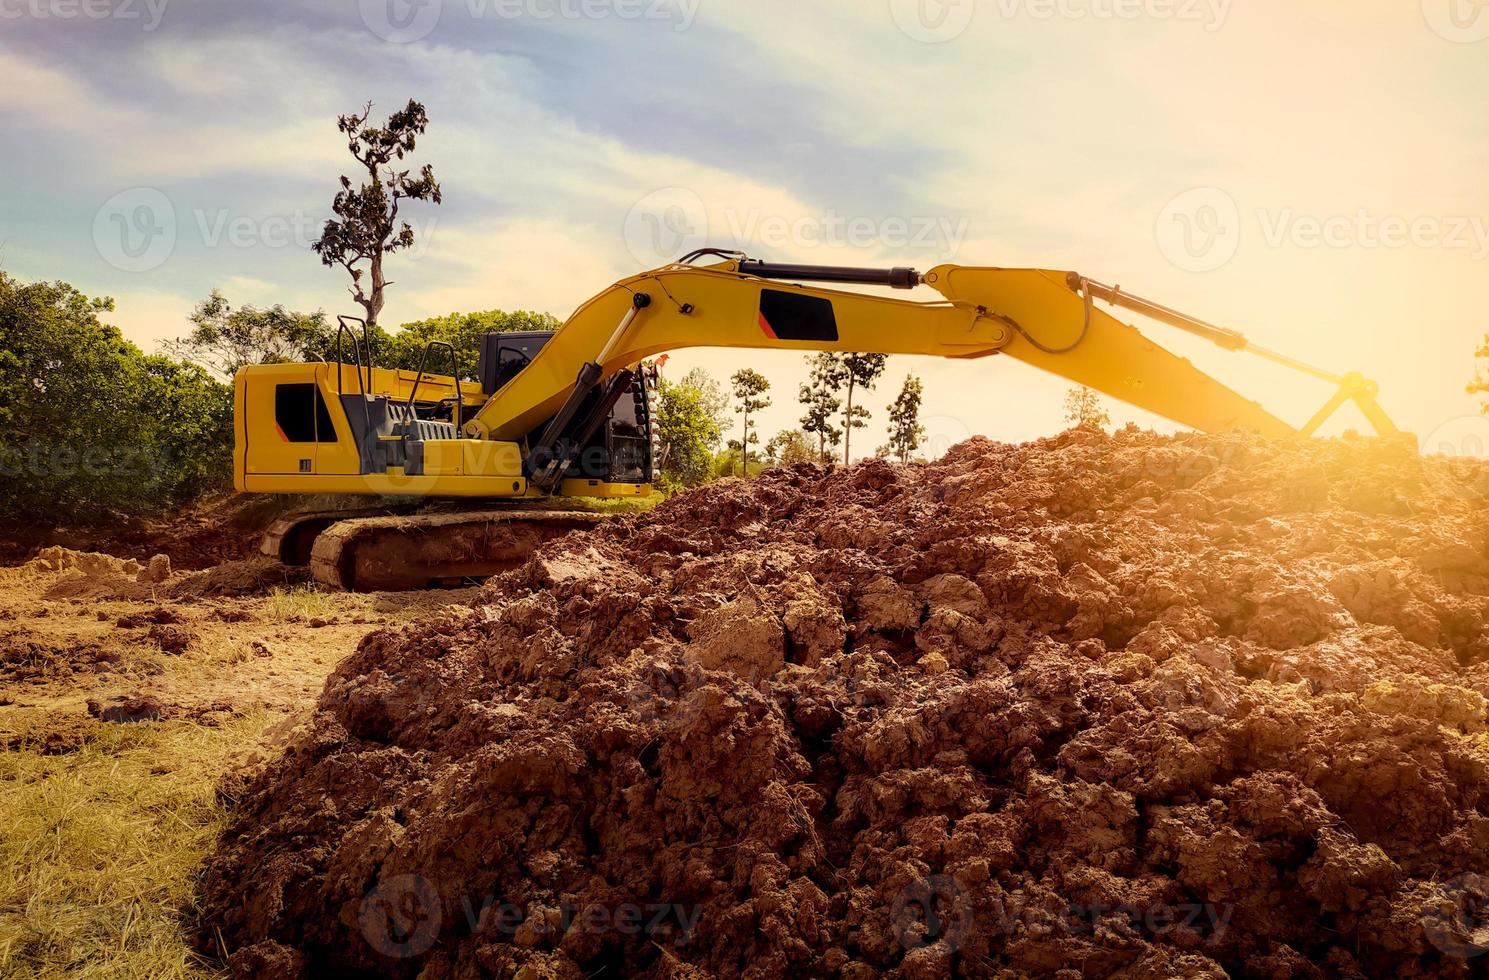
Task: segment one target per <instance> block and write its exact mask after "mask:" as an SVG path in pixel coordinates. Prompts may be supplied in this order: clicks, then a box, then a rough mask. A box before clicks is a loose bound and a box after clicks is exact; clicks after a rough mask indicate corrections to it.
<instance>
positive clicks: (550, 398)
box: [465, 253, 1395, 485]
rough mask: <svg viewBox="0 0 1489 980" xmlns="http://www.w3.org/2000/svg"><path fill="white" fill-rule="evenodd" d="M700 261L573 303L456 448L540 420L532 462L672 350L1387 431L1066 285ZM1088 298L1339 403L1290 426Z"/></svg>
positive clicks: (1045, 276) (1095, 290)
mask: <svg viewBox="0 0 1489 980" xmlns="http://www.w3.org/2000/svg"><path fill="white" fill-rule="evenodd" d="M710 254H714V255H717V256H719V257H721V258H724V261H722V262H717V263H714V264H711V265H708V266H696V265H690V264H688V263H687V260H684V261H683V262H680V263H677V264H674V265H669V266H665V267H663V268H660V269H656V270H653V271H651V272H647V273H644V274H642V275H638V276H634V277H632V278H629V279H625V280H623V281H621V282H618V283H616V284H615V285H613V286H611V287H610V288H609V289H606V290H605V291H604V292H602V293H600V294H599V295H598V296H595V297H594V298H593V299H591V300H590V301H589V302H587V303H585V304H584V305H583V306H581V307H580V308H579V309H578V310H577V311H576V312H575V313H574V315H573V316H572V317H571V318H570V319H569V320H568V322H567V323H565V324H564V326H563V327H562V328H561V329H560V330H559V331H558V332H557V333H556V334H555V335H554V337H553V338H552V340H550V341H549V342H548V344H547V345H546V346H545V347H544V348H543V350H542V351H541V352H540V353H539V354H538V356H537V357H536V358H534V359H533V361H532V363H531V364H529V365H528V366H527V367H526V368H525V369H524V370H523V371H522V373H521V374H519V375H518V376H517V377H516V378H515V379H513V380H512V381H511V382H510V383H508V384H507V385H506V386H505V387H503V388H502V389H501V390H500V391H498V392H496V393H495V394H494V395H493V396H492V397H491V398H490V399H489V400H488V401H487V402H486V404H485V405H484V406H483V407H482V408H481V410H480V411H479V412H478V413H477V414H476V415H475V416H474V418H472V419H471V420H470V421H469V422H468V423H467V424H466V426H465V434H466V436H467V437H471V438H478V439H495V440H512V441H515V440H520V439H522V438H524V437H526V436H528V435H529V434H530V433H532V432H534V431H535V430H536V428H537V427H538V426H539V425H542V424H543V423H544V422H545V420H552V422H551V423H550V424H549V425H548V426H547V427H546V429H545V432H544V435H543V437H541V438H539V439H538V440H537V445H535V446H534V447H532V448H533V449H535V450H537V451H538V455H539V456H541V454H542V451H543V450H545V449H547V448H549V445H548V444H551V443H552V442H553V441H554V440H556V439H557V438H558V436H559V434H560V433H561V432H562V431H563V430H564V428H565V427H566V426H570V425H572V424H573V422H574V416H575V413H576V412H577V411H578V410H579V407H580V405H581V404H582V403H583V402H584V401H585V399H586V398H587V397H588V396H589V395H590V394H591V393H592V392H593V391H595V390H597V389H601V388H602V386H603V385H604V384H605V382H606V380H607V379H611V378H614V377H615V376H616V375H617V373H618V372H622V371H626V370H628V369H629V368H631V367H632V366H634V365H636V364H637V363H639V362H640V361H642V360H643V359H645V358H648V357H651V356H653V355H656V354H660V353H662V352H665V351H671V350H677V349H680V348H686V347H737V348H751V349H772V350H800V351H843V352H850V351H852V352H875V353H885V354H927V355H934V356H940V357H954V358H975V357H985V356H988V355H992V354H1003V355H1006V356H1008V357H1011V358H1013V359H1015V360H1019V361H1023V362H1025V363H1027V364H1031V365H1033V366H1034V367H1037V368H1040V369H1041V370H1044V371H1048V372H1050V373H1052V374H1055V375H1058V376H1060V377H1062V378H1066V379H1068V380H1070V381H1073V382H1076V383H1078V384H1082V385H1086V386H1087V387H1090V388H1093V389H1095V390H1097V391H1100V392H1102V393H1103V394H1106V395H1110V396H1111V397H1113V398H1117V399H1119V400H1121V401H1124V402H1126V403H1128V404H1130V405H1134V406H1137V407H1139V408H1143V409H1146V410H1148V411H1150V412H1154V413H1155V414H1158V415H1161V416H1163V417H1164V418H1167V419H1170V420H1172V421H1174V422H1178V423H1180V424H1182V425H1186V426H1190V427H1192V428H1195V429H1200V430H1203V431H1207V432H1217V431H1224V430H1231V429H1242V430H1253V431H1256V432H1259V433H1261V434H1263V435H1267V436H1284V435H1289V434H1294V433H1297V432H1300V431H1302V432H1305V433H1311V432H1312V431H1313V430H1315V429H1317V427H1318V426H1319V425H1320V424H1321V423H1322V422H1323V421H1324V419H1325V418H1327V417H1328V415H1329V414H1331V413H1332V412H1333V411H1334V410H1335V409H1337V408H1338V407H1339V406H1340V405H1342V404H1344V403H1345V402H1346V401H1349V400H1355V401H1357V402H1358V403H1360V405H1361V408H1362V409H1363V410H1364V411H1365V414H1366V417H1367V418H1368V419H1369V420H1370V422H1371V423H1372V424H1373V425H1374V426H1375V428H1376V429H1377V430H1378V431H1379V432H1381V433H1382V434H1386V433H1390V432H1394V431H1395V426H1394V425H1393V424H1392V423H1391V421H1390V419H1389V418H1388V417H1387V416H1386V415H1385V413H1384V412H1383V411H1381V410H1380V408H1379V406H1377V405H1376V404H1375V400H1374V396H1375V387H1374V385H1373V384H1370V383H1369V382H1366V381H1364V380H1363V379H1361V378H1359V377H1358V376H1357V375H1346V376H1337V375H1333V374H1330V373H1328V372H1325V371H1322V370H1319V369H1317V368H1312V367H1310V366H1308V365H1304V364H1301V362H1297V361H1292V360H1290V359H1288V358H1285V357H1282V356H1281V355H1276V354H1273V353H1272V352H1270V351H1265V350H1262V349H1259V348H1255V347H1254V346H1252V345H1251V344H1250V343H1249V342H1248V341H1246V339H1245V338H1244V337H1242V336H1241V335H1240V334H1237V333H1235V332H1234V331H1230V330H1226V329H1224V328H1221V327H1215V326H1213V325H1210V324H1206V323H1204V322H1203V321H1200V320H1197V319H1195V318H1192V317H1188V316H1186V315H1184V314H1180V313H1177V312H1176V311H1173V310H1169V309H1167V308H1166V307H1161V306H1159V305H1158V304H1154V303H1151V302H1149V301H1146V300H1140V299H1138V298H1137V297H1133V296H1130V295H1129V294H1126V293H1123V292H1121V290H1119V289H1116V288H1114V287H1109V286H1103V285H1101V284H1100V283H1095V282H1092V281H1090V280H1087V279H1085V278H1083V277H1081V276H1079V275H1076V274H1074V273H1067V272H1057V271H1050V270H1044V269H1000V268H974V267H966V266H956V265H941V266H937V267H936V268H934V269H931V270H930V271H928V272H926V273H924V274H921V273H917V272H915V271H914V270H911V269H889V270H873V269H840V268H833V267H819V266H783V265H771V264H767V263H762V262H756V261H751V260H748V259H745V258H743V257H742V256H737V255H725V254H724V253H710ZM695 257H696V256H695ZM807 282H823V283H830V284H834V285H837V284H854V285H870V286H889V287H892V288H896V289H904V290H908V289H914V288H916V287H927V288H928V289H929V290H931V291H934V292H936V293H939V294H940V298H939V299H936V300H931V301H927V302H916V301H911V300H906V299H901V298H899V297H897V296H892V295H870V294H865V293H860V292H847V291H842V290H838V289H832V288H826V287H824V286H817V285H806V284H804V283H807ZM1097 300H1102V301H1105V302H1107V303H1109V304H1114V305H1119V306H1123V307H1126V308H1129V309H1132V310H1134V311H1136V312H1141V313H1144V314H1145V315H1148V316H1151V317H1154V318H1156V319H1160V320H1162V321H1164V322H1167V323H1169V324H1170V325H1173V326H1176V327H1179V328H1180V329H1184V330H1187V331H1189V332H1191V333H1195V334H1198V335H1200V336H1204V337H1206V338H1207V339H1210V340H1212V341H1214V342H1216V343H1218V344H1220V345H1221V346H1224V347H1227V348H1229V349H1232V350H1251V351H1253V352H1255V353H1258V354H1261V355H1262V356H1265V357H1269V358H1271V359H1272V360H1275V361H1280V362H1281V363H1284V364H1288V365H1290V366H1292V367H1295V368H1298V369H1299V370H1302V371H1305V372H1306V373H1309V374H1312V375H1314V376H1316V377H1319V378H1321V379H1325V380H1328V381H1330V382H1333V383H1335V384H1337V385H1338V391H1337V392H1336V394H1335V396H1334V398H1333V399H1331V400H1330V402H1329V403H1328V405H1326V406H1325V407H1324V409H1323V410H1321V411H1320V413H1319V414H1318V415H1317V416H1315V417H1314V419H1312V420H1310V422H1309V423H1308V425H1307V426H1305V427H1304V428H1303V429H1301V430H1299V429H1296V428H1294V427H1293V426H1291V425H1289V424H1287V423H1286V422H1284V421H1282V420H1281V419H1279V418H1277V417H1276V416H1274V415H1272V414H1271V413H1270V412H1268V411H1267V410H1266V409H1264V408H1263V407H1262V406H1261V405H1259V404H1258V403H1257V402H1255V401H1252V400H1251V399H1248V398H1245V397H1243V396H1242V395H1240V394H1238V393H1237V392H1235V391H1233V390H1232V389H1230V388H1228V387H1226V386H1225V385H1223V384H1221V383H1220V382H1219V381H1216V380H1215V379H1214V378H1212V377H1210V376H1209V375H1207V374H1205V373H1204V372H1203V371H1201V370H1199V369H1198V368H1196V367H1195V366H1194V365H1193V364H1191V363H1190V362H1189V361H1188V360H1186V359H1184V358H1181V357H1179V356H1177V355H1175V354H1173V353H1171V352H1170V351H1168V350H1165V349H1164V348H1163V347H1160V346H1159V345H1157V344H1155V343H1153V342H1152V341H1151V340H1149V339H1148V338H1147V337H1145V336H1144V335H1143V334H1142V333H1141V332H1139V331H1138V330H1137V329H1136V328H1135V327H1133V326H1130V325H1128V324H1125V323H1122V322H1121V321H1119V320H1118V319H1116V318H1115V317H1114V316H1112V315H1111V314H1110V313H1108V312H1106V311H1105V310H1102V309H1100V308H1099V307H1097V306H1096V301H1097ZM550 437H551V438H550ZM561 468H562V467H561V466H560V465H555V467H554V469H555V470H557V469H561ZM538 482H539V483H540V485H542V484H543V481H542V480H539V481H538Z"/></svg>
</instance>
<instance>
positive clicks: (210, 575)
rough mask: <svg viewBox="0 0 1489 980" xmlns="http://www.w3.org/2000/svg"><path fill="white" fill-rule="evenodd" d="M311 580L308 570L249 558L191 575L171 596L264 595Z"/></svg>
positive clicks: (187, 597)
mask: <svg viewBox="0 0 1489 980" xmlns="http://www.w3.org/2000/svg"><path fill="white" fill-rule="evenodd" d="M309 581H311V576H310V569H308V568H296V567H293V566H290V565H281V564H280V563H279V562H277V561H274V560H273V559H272V558H247V559H244V560H242V561H230V562H227V563H225V564H222V565H218V566H217V567H215V568H209V569H207V570H206V571H202V572H196V573H194V574H192V575H187V576H186V577H184V578H182V579H181V580H180V581H178V582H175V583H174V584H172V585H171V587H170V589H169V590H168V591H167V594H168V595H170V596H171V598H174V599H190V598H201V597H206V596H245V595H264V594H266V593H268V592H270V591H272V590H273V589H276V588H282V587H285V586H291V585H301V584H304V583H306V582H309Z"/></svg>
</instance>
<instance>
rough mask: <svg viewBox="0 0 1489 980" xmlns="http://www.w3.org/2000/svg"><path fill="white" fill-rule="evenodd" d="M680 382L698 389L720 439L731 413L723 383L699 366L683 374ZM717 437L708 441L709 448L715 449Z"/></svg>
mask: <svg viewBox="0 0 1489 980" xmlns="http://www.w3.org/2000/svg"><path fill="white" fill-rule="evenodd" d="M682 383H683V384H685V385H691V386H693V387H694V388H697V389H698V392H699V394H700V396H701V397H702V399H703V407H704V409H706V410H707V411H708V414H709V415H710V416H711V417H712V418H713V420H714V423H715V424H716V425H717V426H718V430H719V439H722V438H723V433H724V430H725V429H727V428H729V416H730V414H731V413H730V411H729V393H728V392H727V391H725V390H724V386H723V385H721V384H719V383H718V382H717V381H715V380H714V378H713V375H711V374H709V373H708V372H707V371H705V370H704V369H703V368H701V367H695V368H693V369H691V370H690V371H688V373H687V374H685V375H683V376H682ZM719 439H715V440H714V441H713V442H711V443H709V448H710V449H717V448H718V446H719Z"/></svg>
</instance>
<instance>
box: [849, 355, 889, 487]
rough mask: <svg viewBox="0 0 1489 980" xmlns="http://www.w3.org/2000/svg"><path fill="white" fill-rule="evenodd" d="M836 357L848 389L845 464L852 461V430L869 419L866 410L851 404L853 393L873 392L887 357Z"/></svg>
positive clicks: (858, 427)
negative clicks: (860, 390) (859, 390)
mask: <svg viewBox="0 0 1489 980" xmlns="http://www.w3.org/2000/svg"><path fill="white" fill-rule="evenodd" d="M837 357H838V361H839V364H841V366H842V367H841V370H842V375H843V377H844V379H845V381H846V383H847V389H848V393H847V398H846V399H845V401H844V405H843V462H844V463H845V464H847V463H851V462H852V461H853V448H852V446H853V430H854V429H862V428H864V427H865V426H866V425H868V424H869V418H870V417H871V416H870V413H869V410H868V409H866V408H864V407H863V406H862V405H855V404H853V392H854V391H855V390H856V389H859V388H862V389H863V390H864V391H873V390H874V386H875V385H877V384H878V383H879V378H880V377H881V376H882V375H883V374H884V366H885V363H886V362H887V361H888V360H889V355H888V354H839V355H837Z"/></svg>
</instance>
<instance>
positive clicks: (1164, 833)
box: [202, 430, 1489, 980]
mask: <svg viewBox="0 0 1489 980" xmlns="http://www.w3.org/2000/svg"><path fill="white" fill-rule="evenodd" d="M1481 476H1482V473H1480V472H1478V471H1477V470H1476V471H1474V472H1471V473H1463V472H1459V471H1456V470H1454V469H1451V468H1449V467H1448V466H1447V464H1445V463H1441V462H1436V461H1423V460H1421V459H1420V458H1418V457H1417V456H1416V454H1415V453H1414V451H1413V450H1412V448H1411V447H1410V446H1409V445H1406V444H1405V443H1401V442H1378V441H1346V442H1303V441H1299V442H1296V443H1290V444H1283V445H1269V444H1264V443H1262V442H1260V441H1257V440H1253V439H1250V438H1245V437H1200V436H1182V437H1177V438H1173V439H1168V438H1159V437H1155V436H1152V435H1150V434H1144V433H1140V432H1137V431H1135V430H1126V431H1124V432H1122V433H1119V434H1118V435H1117V436H1115V437H1106V436H1102V435H1099V434H1092V433H1086V432H1073V433H1068V434H1066V435H1064V436H1062V437H1060V438H1057V439H1052V440H1045V441H1041V442H1038V443H1033V444H1028V445H1022V446H1008V445H1000V444H994V443H991V442H987V441H985V440H973V441H971V442H968V443H965V444H963V445H961V446H959V447H957V448H956V449H955V450H953V451H952V452H951V453H950V454H949V455H948V456H947V457H946V458H945V459H944V460H942V461H940V462H938V463H935V464H932V465H928V466H915V467H901V466H891V465H889V464H886V463H883V462H879V461H872V462H866V463H863V464H860V465H858V466H855V467H852V468H851V469H846V470H841V471H836V472H833V473H831V474H829V475H826V476H823V475H822V474H821V473H820V472H819V471H817V470H816V469H815V468H813V467H798V468H796V469H793V470H781V471H774V472H771V473H768V474H766V475H765V476H764V477H762V478H761V479H759V480H756V481H752V482H739V481H726V482H724V483H721V484H717V485H714V486H712V487H709V488H707V489H705V490H703V491H701V492H696V493H691V494H687V495H684V496H681V497H678V498H676V499H674V500H672V501H670V502H669V503H667V504H665V505H664V506H662V507H660V508H658V509H657V510H656V511H654V512H652V513H650V514H647V515H643V516H640V517H636V518H630V519H627V520H624V521H617V522H614V523H612V524H607V525H606V526H604V527H603V528H601V529H599V530H597V531H594V532H590V533H587V534H576V535H572V536H570V537H568V538H566V539H563V540H562V541H560V542H556V543H555V544H553V545H551V546H549V547H547V548H545V549H544V550H543V551H542V552H541V553H540V554H539V555H538V556H537V557H535V558H534V559H533V560H532V561H531V562H529V563H528V564H527V565H526V566H524V567H523V568H522V569H520V570H517V571H514V572H512V573H509V574H507V575H506V576H503V577H502V578H500V579H498V580H494V581H493V582H492V583H491V584H490V585H489V586H488V588H487V589H486V591H485V592H484V593H483V595H482V597H481V601H480V603H479V604H478V605H477V606H476V608H474V610H473V611H471V612H469V613H468V614H464V615H455V614H445V615H443V616H439V617H436V618H434V619H431V620H427V621H424V622H422V623H420V624H419V625H417V626H415V627H413V628H410V629H407V630H404V631H402V632H393V631H380V632H377V633H374V634H372V635H371V636H369V637H368V638H367V639H366V640H365V641H364V643H363V644H362V646H361V648H360V649H359V651H358V652H357V653H356V654H355V655H354V656H352V657H351V658H349V659H348V660H347V661H345V662H343V663H342V665H341V666H340V667H339V668H338V669H337V671H336V672H335V673H334V674H333V675H332V676H331V678H330V680H329V681H328V683H327V685H326V688H325V691H324V693H323V694H322V697H321V699H320V703H319V706H318V711H317V714H316V716H315V718H314V719H313V721H312V722H311V723H310V725H309V726H307V728H306V729H304V730H303V731H302V732H301V733H300V734H299V735H298V736H297V737H296V738H295V740H294V741H293V742H292V743H291V745H290V746H289V748H288V749H287V750H286V751H285V754H284V756H283V757H282V758H281V759H279V760H277V761H275V762H273V763H271V764H270V765H269V766H268V767H267V768H266V769H265V771H264V772H263V773H261V774H260V775H259V776H257V777H256V778H255V779H254V780H253V782H252V784H251V785H250V786H249V787H248V789H247V790H246V791H245V793H244V795H243V800H242V809H241V812H240V815H239V816H238V818H237V820H236V822H235V823H234V824H233V825H232V826H231V827H230V828H229V830H228V831H227V832H226V833H225V835H224V837H223V839H222V841H221V843H220V847H219V850H218V852H217V854H216V855H215V856H214V857H213V858H212V859H211V860H210V861H209V863H208V865H207V867H206V868H205V870H204V874H203V880H202V884H203V899H204V920H203V923H202V935H203V937H204V939H203V947H204V949H215V948H217V943H218V942H219V941H221V942H223V943H225V944H226V947H227V948H228V949H229V950H231V951H235V954H236V955H235V956H234V958H233V964H234V966H235V968H236V969H237V971H238V972H239V973H240V975H245V976H254V975H257V976H271V975H272V976H283V975H286V974H290V973H296V972H306V973H309V974H311V975H317V976H333V975H345V974H346V973H349V972H354V971H365V972H367V973H370V974H375V975H385V976H403V977H413V976H415V975H418V976H421V977H423V978H427V980H435V978H452V977H476V976H485V975H501V976H507V975H514V974H515V975H517V976H521V977H576V978H577V977H582V976H592V975H596V974H600V973H603V974H606V975H629V974H633V973H640V974H643V975H651V976H708V975H719V976H733V975H737V974H740V973H744V972H749V973H751V974H752V975H757V976H785V975H824V976H843V977H870V976H874V975H877V974H878V973H880V972H885V971H897V972H898V973H899V974H901V975H904V976H911V977H918V976H939V975H944V974H946V973H947V972H958V973H963V974H968V975H979V976H987V975H992V974H995V973H997V974H1001V975H1006V976H1032V975H1068V976H1070V977H1075V976H1122V977H1128V978H1147V977H1153V978H1158V977H1167V976H1176V975H1185V976H1214V977H1220V976H1223V975H1226V974H1230V975H1233V976H1256V977H1284V976H1289V977H1291V976H1361V975H1364V976H1371V977H1376V976H1379V977H1384V976H1397V975H1400V976H1409V975H1421V976H1443V975H1448V976H1451V975H1463V976H1467V975H1469V971H1470V965H1471V964H1472V963H1474V962H1480V961H1474V960H1472V959H1469V958H1466V956H1467V954H1471V953H1473V952H1476V951H1480V950H1481V949H1482V948H1484V947H1489V930H1485V929H1484V928H1483V925H1484V923H1483V922H1482V919H1481V917H1482V915H1483V913H1484V910H1485V907H1486V906H1485V902H1484V898H1485V896H1486V895H1489V818H1486V815H1485V813H1484V810H1485V808H1486V806H1489V748H1486V742H1485V739H1484V735H1483V731H1484V724H1485V696H1486V695H1489V642H1486V640H1485V635H1486V634H1485V625H1486V616H1489V520H1486V512H1485V509H1484V505H1483V501H1482V499H1481V497H1480V496H1479V495H1478V493H1477V492H1476V491H1475V490H1474V487H1475V486H1476V485H1478V482H1477V481H1478V480H1479V477H1481ZM1061 970H1063V971H1065V973H1064V974H1059V972H1058V971H1061Z"/></svg>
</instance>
